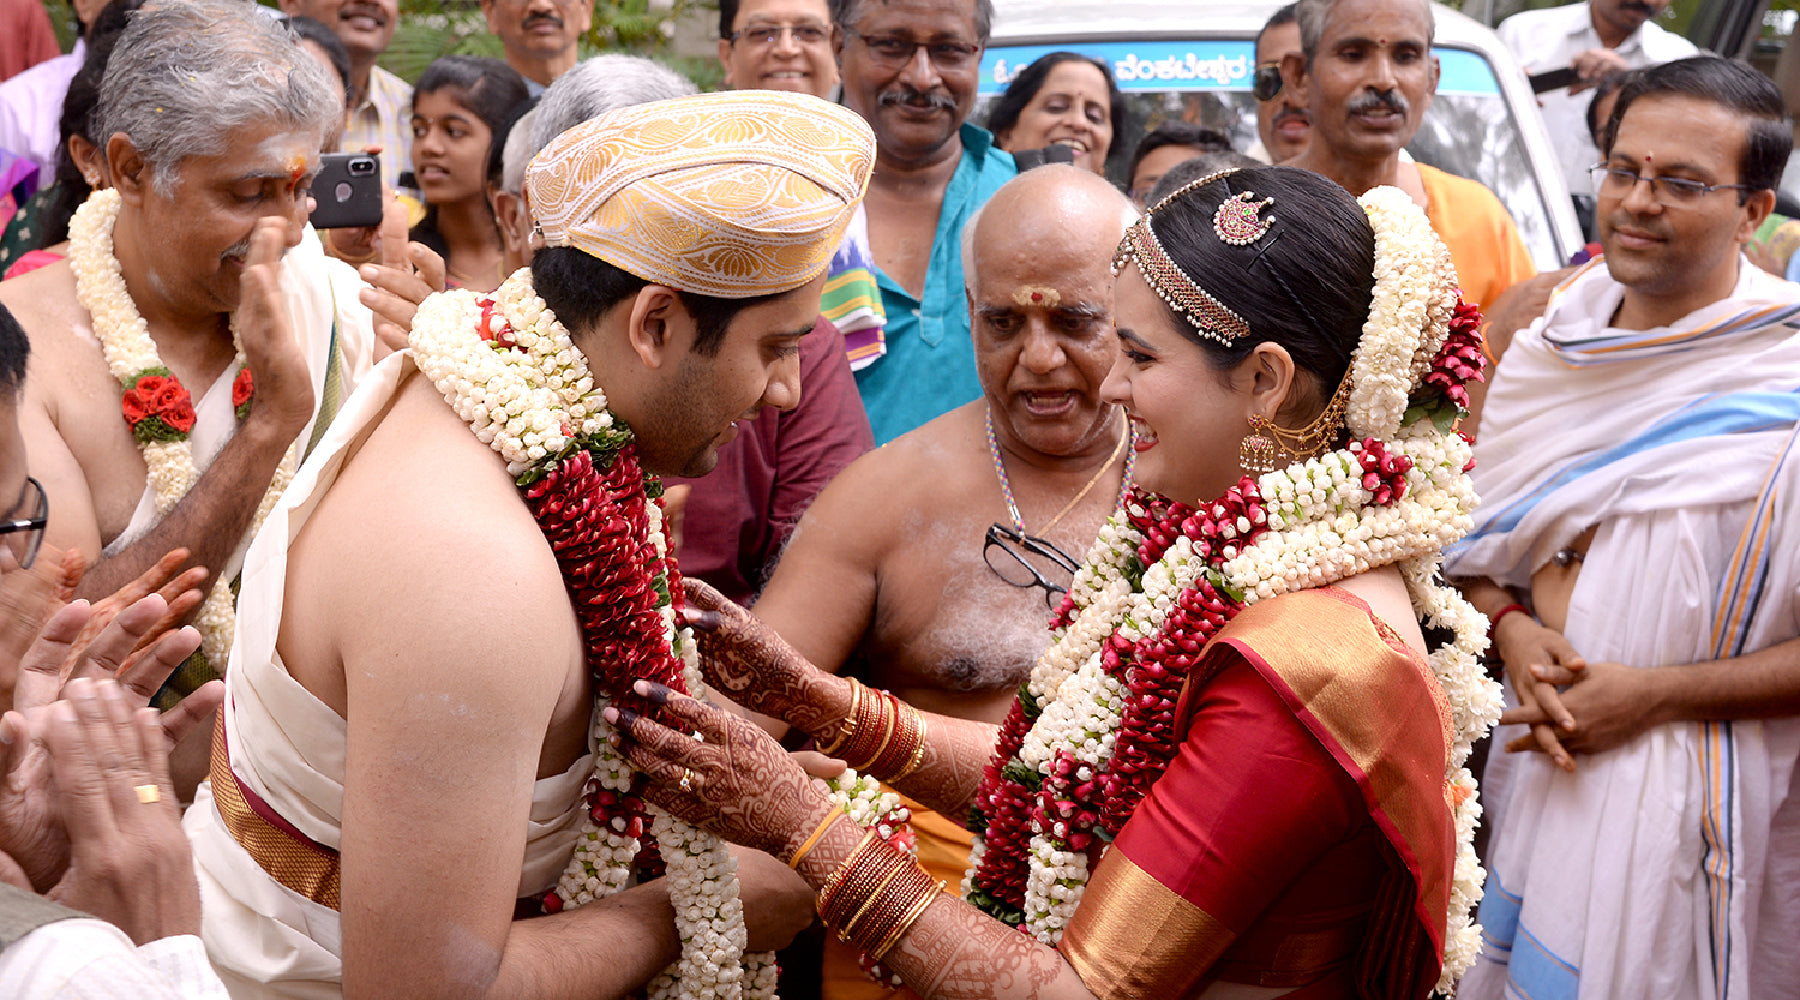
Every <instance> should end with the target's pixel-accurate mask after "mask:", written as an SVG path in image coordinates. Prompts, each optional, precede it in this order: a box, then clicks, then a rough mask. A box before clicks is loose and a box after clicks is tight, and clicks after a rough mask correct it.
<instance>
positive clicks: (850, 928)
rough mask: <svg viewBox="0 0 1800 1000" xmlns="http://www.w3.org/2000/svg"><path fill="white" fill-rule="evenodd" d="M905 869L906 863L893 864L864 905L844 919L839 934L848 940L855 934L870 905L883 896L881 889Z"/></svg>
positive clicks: (872, 890) (871, 891)
mask: <svg viewBox="0 0 1800 1000" xmlns="http://www.w3.org/2000/svg"><path fill="white" fill-rule="evenodd" d="M905 870H906V865H904V864H898V865H893V866H892V870H891V871H889V872H888V873H887V875H886V876H884V877H883V878H882V880H881V881H879V882H877V883H875V888H873V889H871V890H869V895H868V896H867V897H866V898H865V899H864V900H863V901H862V905H861V906H859V907H857V908H856V912H855V913H852V914H850V919H848V920H846V921H844V926H843V929H842V930H840V931H838V935H839V936H840V937H842V938H844V939H845V940H848V939H849V938H850V937H851V936H852V935H853V934H855V933H856V930H855V928H856V922H857V921H858V920H861V919H862V918H863V915H864V914H866V913H868V912H869V907H871V906H873V905H875V901H876V900H878V899H880V898H881V890H883V889H886V888H887V887H888V885H889V884H890V883H892V882H893V881H894V878H895V877H896V876H898V875H899V874H900V873H901V872H903V871H905Z"/></svg>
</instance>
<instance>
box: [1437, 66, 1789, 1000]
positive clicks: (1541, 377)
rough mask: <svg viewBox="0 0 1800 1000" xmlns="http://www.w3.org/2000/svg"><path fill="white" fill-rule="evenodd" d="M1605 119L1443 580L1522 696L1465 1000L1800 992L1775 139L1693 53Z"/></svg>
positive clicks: (1776, 113)
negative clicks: (1754, 259)
mask: <svg viewBox="0 0 1800 1000" xmlns="http://www.w3.org/2000/svg"><path fill="white" fill-rule="evenodd" d="M1612 120H1613V123H1614V129H1613V131H1612V133H1611V135H1610V136H1609V137H1608V138H1609V143H1608V148H1607V149H1606V151H1605V156H1606V159H1605V160H1604V161H1603V163H1602V164H1601V165H1600V166H1599V167H1598V168H1597V169H1596V170H1595V173H1596V175H1597V190H1598V202H1599V223H1600V237H1601V242H1602V244H1603V245H1604V247H1605V251H1606V252H1605V256H1604V257H1603V258H1602V259H1601V260H1599V261H1596V262H1593V263H1590V264H1588V265H1586V266H1585V267H1584V268H1583V269H1582V270H1581V271H1579V272H1577V274H1576V275H1575V276H1574V277H1573V278H1571V279H1570V280H1569V281H1567V282H1566V283H1565V284H1564V285H1563V286H1562V287H1560V288H1559V289H1558V290H1557V292H1556V294H1555V295H1554V296H1553V297H1552V299H1551V300H1550V306H1549V309H1548V310H1547V311H1546V312H1545V314H1544V316H1543V317H1542V318H1541V319H1539V320H1538V321H1537V322H1536V323H1534V324H1532V325H1531V326H1530V327H1529V328H1528V329H1526V330H1525V331H1523V332H1522V333H1520V334H1519V335H1518V337H1516V338H1515V339H1514V340H1513V343H1512V346H1511V347H1510V348H1508V350H1507V354H1506V363H1505V364H1503V365H1501V366H1500V369H1499V372H1498V377H1497V378H1496V379H1495V382H1494V386H1493V391H1492V392H1490V393H1489V395H1488V399H1487V414H1486V416H1485V418H1484V424H1485V425H1486V427H1485V429H1484V431H1483V433H1482V436H1481V439H1480V442H1479V443H1478V444H1477V445H1476V449H1475V457H1476V460H1477V465H1476V467H1475V473H1474V475H1475V488H1476V490H1477V491H1478V492H1479V494H1480V495H1481V499H1482V505H1481V510H1480V512H1479V513H1478V520H1477V522H1476V529H1475V531H1474V532H1473V533H1472V534H1470V535H1469V536H1468V538H1467V539H1466V540H1465V542H1464V543H1462V545H1460V546H1459V547H1458V549H1457V550H1456V551H1455V552H1453V553H1451V558H1450V562H1449V567H1450V571H1451V572H1453V573H1455V574H1456V575H1458V576H1459V577H1463V578H1464V579H1465V581H1468V582H1465V592H1466V593H1467V594H1468V596H1469V598H1470V600H1471V602H1472V603H1474V605H1475V606H1476V607H1477V608H1478V609H1480V610H1481V611H1482V612H1484V613H1485V614H1486V615H1487V616H1488V618H1489V619H1490V620H1491V621H1492V622H1493V626H1492V637H1493V645H1494V649H1495V651H1496V652H1497V653H1498V655H1499V657H1500V658H1501V659H1502V660H1503V661H1504V662H1505V666H1506V672H1507V675H1508V677H1509V679H1510V681H1511V686H1512V693H1513V696H1514V697H1513V698H1512V699H1511V703H1512V704H1513V705H1514V706H1516V707H1514V708H1512V709H1511V710H1510V711H1508V712H1507V713H1506V715H1505V716H1504V717H1502V719H1501V723H1502V724H1503V725H1502V727H1501V728H1499V729H1496V730H1495V731H1494V752H1493V754H1492V756H1490V757H1489V761H1488V766H1487V773H1486V775H1485V776H1484V777H1483V781H1482V799H1483V805H1484V808H1485V809H1486V811H1487V815H1486V816H1485V817H1484V820H1483V822H1484V823H1491V827H1490V828H1491V830H1492V837H1491V839H1490V840H1489V842H1488V852H1487V857H1488V862H1489V864H1490V867H1491V869H1492V874H1491V877H1490V879H1489V882H1488V885H1489V890H1488V892H1487V894H1486V895H1485V896H1484V897H1483V899H1482V903H1481V913H1480V921H1481V925H1482V927H1483V930H1484V933H1483V943H1484V945H1485V950H1484V952H1483V955H1482V958H1481V961H1479V962H1478V963H1477V964H1476V966H1475V968H1474V969H1473V970H1471V972H1470V973H1469V975H1468V977H1467V978H1465V979H1464V980H1463V982H1462V985H1461V987H1460V988H1459V990H1458V992H1457V995H1458V996H1459V997H1463V998H1465V1000H1490V998H1495V1000H1497V998H1499V997H1501V996H1502V995H1505V996H1534V997H1548V996H1568V997H1574V996H1581V997H1650V996H1654V997H1659V998H1673V1000H1699V998H1709V1000H1710V998H1727V1000H1729V998H1733V997H1750V996H1777V995H1781V994H1783V993H1784V992H1785V993H1791V992H1792V989H1793V984H1794V983H1796V982H1800V951H1796V950H1795V948H1794V941H1795V940H1796V938H1795V928H1796V927H1800V894H1797V893H1796V892H1795V891H1794V889H1795V886H1796V884H1800V883H1797V882H1796V878H1797V873H1800V785H1796V784H1795V776H1796V773H1797V772H1796V764H1797V763H1800V639H1797V638H1796V636H1800V613H1797V608H1796V604H1795V601H1794V596H1793V595H1794V594H1795V593H1796V591H1800V562H1797V561H1796V560H1795V559H1794V552H1795V550H1796V545H1800V506H1797V505H1796V502H1795V497H1796V496H1800V447H1797V445H1800V440H1797V439H1800V434H1797V430H1800V286H1796V285H1794V284H1792V283H1789V282H1786V281H1783V280H1781V279H1779V278H1776V277H1774V276H1772V275H1770V274H1767V273H1766V272H1764V271H1762V270H1761V269H1760V268H1757V267H1756V266H1754V265H1753V264H1751V263H1750V262H1749V261H1748V260H1747V259H1746V258H1745V257H1744V254H1743V248H1744V245H1745V244H1746V242H1747V241H1749V240H1750V239H1751V237H1752V235H1753V234H1754V233H1755V232H1756V228H1757V226H1758V225H1759V224H1760V223H1761V222H1762V221H1763V219H1765V218H1766V217H1767V216H1768V214H1769V211H1770V209H1771V208H1772V207H1773V206H1774V203H1775V191H1774V188H1775V185H1776V183H1777V182H1778V181H1779V180H1780V177H1781V172H1782V168H1783V166H1784V165H1785V164H1786V162H1787V158H1788V154H1789V152H1790V150H1791V148H1792V144H1793V140H1792V131H1791V123H1790V121H1789V119H1788V118H1787V116H1786V115H1785V113H1784V112H1783V106H1782V99H1781V94H1780V92H1779V91H1778V90H1777V89H1776V87H1775V85H1774V84H1773V83H1772V82H1770V81H1769V80H1768V78H1766V77H1764V76H1762V75H1761V74H1759V73H1757V72H1756V71H1755V70H1753V69H1751V68H1750V67H1748V66H1745V65H1743V64H1741V63H1736V62H1732V61H1729V60H1725V59H1720V58H1718V57H1714V56H1701V57H1694V58H1690V59H1682V60H1679V61H1676V62H1671V63H1665V64H1663V65H1661V66H1657V67H1653V68H1651V69H1647V70H1642V71H1640V72H1639V74H1638V75H1637V76H1636V77H1635V78H1634V79H1633V80H1632V81H1631V82H1629V83H1627V84H1626V86H1625V87H1624V89H1623V90H1622V91H1620V94H1619V99H1618V103H1617V104H1616V105H1615V110H1614V114H1613V119H1612ZM1502 748H1504V752H1503V750H1502Z"/></svg>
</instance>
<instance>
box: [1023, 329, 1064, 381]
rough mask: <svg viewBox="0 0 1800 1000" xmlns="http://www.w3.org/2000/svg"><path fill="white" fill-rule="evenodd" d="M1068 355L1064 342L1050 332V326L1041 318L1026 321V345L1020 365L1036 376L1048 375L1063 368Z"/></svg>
mask: <svg viewBox="0 0 1800 1000" xmlns="http://www.w3.org/2000/svg"><path fill="white" fill-rule="evenodd" d="M1067 360H1068V355H1067V354H1065V353H1063V349H1062V342H1061V341H1059V340H1057V338H1056V335H1055V334H1053V333H1051V332H1050V328H1049V325H1048V324H1047V323H1045V322H1044V320H1043V319H1042V318H1040V317H1035V316H1034V317H1032V318H1031V319H1029V320H1027V321H1026V326H1025V344H1024V346H1023V347H1022V348H1021V349H1020V351H1019V364H1022V365H1024V366H1025V368H1026V370H1027V371H1030V372H1032V373H1033V374H1036V375H1048V374H1050V373H1051V372H1053V371H1055V370H1056V369H1058V368H1061V367H1062V366H1063V363H1064V362H1066V361H1067Z"/></svg>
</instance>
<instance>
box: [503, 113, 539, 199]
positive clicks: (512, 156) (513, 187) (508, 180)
mask: <svg viewBox="0 0 1800 1000" xmlns="http://www.w3.org/2000/svg"><path fill="white" fill-rule="evenodd" d="M537 113H538V109H537V108H536V107H533V108H532V109H531V110H530V111H527V112H525V113H524V114H523V115H520V116H519V120H518V121H516V122H513V127H512V131H510V132H508V133H506V145H505V147H503V148H502V149H501V151H500V190H502V191H506V192H508V193H511V194H521V193H523V192H524V190H525V167H526V165H528V164H529V163H531V157H532V156H533V155H534V154H533V152H532V148H531V126H532V124H533V123H535V122H536V121H537Z"/></svg>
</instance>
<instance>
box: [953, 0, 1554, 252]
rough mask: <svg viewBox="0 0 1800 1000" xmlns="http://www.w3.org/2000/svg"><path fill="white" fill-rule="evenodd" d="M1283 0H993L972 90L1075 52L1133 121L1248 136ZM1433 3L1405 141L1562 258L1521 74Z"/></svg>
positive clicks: (1550, 173)
mask: <svg viewBox="0 0 1800 1000" xmlns="http://www.w3.org/2000/svg"><path fill="white" fill-rule="evenodd" d="M1281 6H1282V4H1280V3H1211V2H1207V0H1174V2H1165V3H1151V2H1141V0H1139V2H1127V3H1104V2H1093V0H1082V2H1067V3H1064V2H1056V0H1035V2H1016V0H1015V2H1009V0H998V2H996V4H995V12H994V30H993V38H992V40H991V41H989V43H988V47H987V51H986V52H985V53H983V55H982V58H981V88H980V94H981V97H982V98H983V102H984V105H985V103H986V102H987V101H988V100H991V98H992V97H993V96H994V95H997V94H999V93H1000V92H1001V91H1003V90H1005V89H1006V84H1007V83H1008V82H1009V81H1010V80H1011V79H1012V78H1013V76H1015V75H1016V74H1017V73H1018V72H1019V71H1020V70H1022V69H1024V68H1025V67H1026V66H1028V65H1030V64H1031V62H1032V60H1034V59H1036V58H1038V57H1039V56H1041V55H1044V54H1045V53H1047V52H1055V51H1058V50H1067V51H1071V52H1080V53H1082V54H1084V55H1088V56H1092V57H1094V58H1096V59H1104V60H1105V61H1106V63H1107V65H1109V66H1111V67H1112V70H1113V76H1114V77H1115V78H1116V79H1117V80H1118V83H1119V89H1120V90H1122V91H1124V92H1125V95H1126V100H1127V103H1128V104H1129V105H1130V107H1131V111H1132V117H1133V118H1134V119H1135V122H1136V126H1137V129H1138V133H1137V134H1139V135H1142V134H1143V133H1144V132H1145V131H1148V130H1149V129H1152V128H1155V127H1156V126H1157V125H1159V124H1161V123H1163V122H1165V121H1169V120H1171V119H1180V120H1184V121H1187V122H1190V123H1192V124H1195V125H1200V126H1204V127H1206V128H1211V129H1215V130H1217V131H1219V132H1223V133H1225V134H1226V135H1229V136H1230V137H1231V139H1232V145H1233V146H1234V147H1235V148H1237V149H1240V150H1246V149H1249V148H1250V147H1251V146H1252V145H1254V144H1255V143H1256V141H1257V135H1256V100H1255V98H1253V97H1252V96H1251V94H1250V85H1251V77H1252V75H1253V74H1254V73H1255V70H1256V57H1255V52H1254V46H1255V40H1256V33H1257V32H1258V31H1259V30H1261V29H1262V26H1263V23H1264V22H1265V21H1267V20H1268V19H1269V16H1270V15H1271V14H1273V13H1274V12H1275V11H1276V10H1278V9H1280V8H1281ZM1436 16H1437V40H1436V44H1435V46H1434V52H1435V54H1436V55H1437V57H1438V61H1439V65H1440V66H1441V67H1442V76H1441V78H1440V80H1439V82H1438V90H1437V97H1436V98H1435V99H1433V100H1432V102H1431V108H1430V109H1429V110H1428V111H1427V112H1426V114H1425V121H1424V124H1423V125H1421V126H1420V128H1419V134H1418V135H1417V137H1415V138H1414V140H1413V143H1412V145H1411V146H1410V147H1408V149H1409V151H1410V152H1411V153H1412V155H1413V156H1414V157H1416V158H1417V159H1418V160H1419V161H1420V162H1422V163H1429V164H1431V165H1432V166H1434V167H1438V168H1440V169H1442V170H1446V171H1448V172H1450V173H1453V174H1459V175H1461V176H1463V177H1469V178H1472V179H1474V180H1478V181H1480V182H1481V183H1483V184H1485V185H1487V186H1488V188H1489V189H1490V190H1492V191H1493V192H1494V194H1496V195H1497V196H1499V198H1500V201H1501V202H1502V203H1504V204H1505V205H1506V207H1507V209H1508V210H1509V211H1510V212H1511V213H1512V216H1513V221H1514V222H1515V223H1517V224H1518V227H1519V234H1520V235H1521V236H1523V237H1524V239H1525V246H1526V247H1527V248H1528V249H1529V250H1530V251H1531V257H1532V260H1533V261H1534V262H1535V263H1536V264H1537V266H1538V268H1539V269H1540V270H1549V269H1552V268H1556V267H1560V266H1561V265H1562V263H1563V262H1564V261H1566V260H1568V259H1569V255H1570V254H1572V253H1574V252H1575V251H1576V250H1578V249H1580V247H1581V230H1580V226H1579V224H1578V223H1577V222H1576V219H1575V211H1574V208H1573V206H1572V205H1571V204H1570V202H1569V192H1568V188H1567V186H1566V185H1565V184H1564V182H1563V178H1562V174H1561V172H1560V171H1559V170H1558V168H1557V164H1556V157H1555V155H1554V154H1553V153H1552V151H1551V148H1550V140H1549V137H1548V136H1547V135H1546V134H1545V132H1544V124H1543V120H1542V118H1541V117H1540V116H1539V114H1538V110H1537V101H1536V99H1535V98H1533V96H1532V93H1531V88H1530V86H1529V85H1528V84H1527V83H1526V81H1525V74H1524V73H1523V72H1522V71H1521V70H1520V69H1519V67H1518V65H1517V63H1515V62H1514V61H1513V58H1512V56H1511V55H1510V54H1508V53H1507V51H1506V49H1505V47H1504V46H1502V45H1501V44H1500V40H1499V38H1497V37H1496V36H1495V35H1494V33H1493V31H1491V30H1489V29H1488V28H1486V27H1483V26H1482V25H1481V24H1479V23H1477V22H1475V21H1474V20H1471V19H1470V18H1467V17H1464V16H1463V15H1462V14H1459V13H1457V12H1455V11H1453V10H1450V9H1448V8H1446V7H1442V6H1439V7H1437V8H1436ZM980 118H981V115H980V113H979V112H978V114H977V119H978V120H980Z"/></svg>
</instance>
